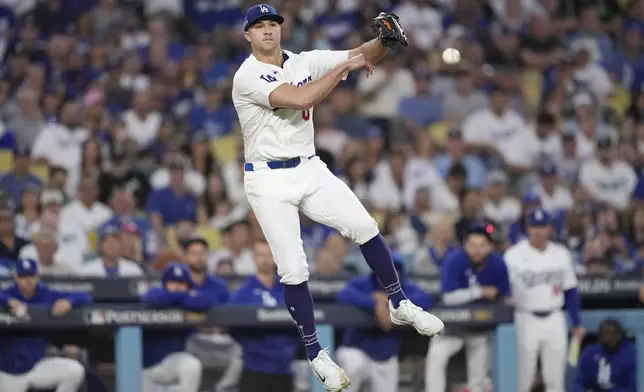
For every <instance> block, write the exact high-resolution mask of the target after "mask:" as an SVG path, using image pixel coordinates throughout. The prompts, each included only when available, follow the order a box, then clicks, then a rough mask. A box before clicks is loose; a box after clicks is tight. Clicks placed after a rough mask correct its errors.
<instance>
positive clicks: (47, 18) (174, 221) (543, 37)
mask: <svg viewBox="0 0 644 392" xmlns="http://www.w3.org/2000/svg"><path fill="white" fill-rule="evenodd" d="M0 3H2V5H0V56H2V58H3V62H2V75H1V80H0V120H1V121H0V172H3V173H4V174H3V176H2V178H0V188H2V197H0V260H2V261H1V262H0V264H1V265H2V266H3V267H4V268H0V273H4V274H10V269H11V266H12V263H13V262H14V261H15V260H18V259H23V258H30V259H34V260H36V261H37V262H38V263H39V265H40V270H41V273H42V274H43V275H58V276H71V275H74V276H106V277H110V276H140V275H143V274H146V273H149V272H152V271H158V270H160V269H162V268H163V267H164V266H165V265H166V264H167V262H169V261H173V260H177V259H180V258H181V253H180V252H179V251H178V246H177V244H179V243H181V242H182V241H183V240H186V239H188V238H192V237H195V236H200V237H201V238H203V239H205V240H206V241H207V243H208V245H209V249H210V255H209V258H208V266H209V269H210V271H211V272H213V273H215V274H219V275H226V274H238V275H251V274H253V273H254V272H255V268H256V267H255V263H253V260H252V251H251V244H252V242H253V239H254V238H257V237H261V230H260V229H259V227H258V225H257V222H256V220H255V219H254V217H253V214H252V211H250V210H249V207H248V204H247V202H246V200H245V196H244V191H243V171H242V170H241V169H240V167H241V165H242V164H243V161H244V159H243V148H242V146H241V135H240V134H239V124H238V122H237V119H236V114H235V111H234V109H233V107H232V104H231V102H230V86H231V80H232V75H233V73H234V72H235V70H236V68H237V66H238V65H239V64H240V63H241V61H243V59H244V58H245V57H246V56H247V54H248V48H247V43H246V42H245V40H244V38H243V34H242V27H241V26H242V24H243V13H244V11H245V9H246V7H247V6H249V5H251V4H252V3H245V2H241V3H240V2H237V1H235V0H229V1H226V0H82V1H81V0H20V1H17V0H3V1H1V2H0ZM272 5H274V6H276V8H277V9H279V11H280V13H281V14H282V15H284V16H285V18H286V20H285V23H284V24H283V25H282V46H283V48H284V49H288V50H291V51H294V52H298V51H302V50H310V49H345V48H351V47H356V46H358V45H359V43H361V42H362V41H364V40H368V39H371V38H372V34H371V32H370V29H369V22H370V20H371V18H373V17H374V16H376V15H377V14H378V12H380V11H382V10H387V11H392V12H394V13H396V14H397V15H398V16H399V17H400V22H401V24H402V26H403V27H404V28H405V29H406V31H407V34H408V37H409V39H410V46H409V47H408V48H405V49H401V50H395V51H393V52H392V53H391V54H390V55H389V56H388V57H387V58H386V59H385V60H384V61H383V62H382V63H380V64H379V65H378V67H377V69H376V71H375V74H374V75H373V77H371V78H369V79H366V77H365V76H364V75H361V74H356V75H350V77H349V79H348V80H347V81H345V82H343V83H342V84H341V85H340V86H339V87H338V89H337V90H336V91H335V92H334V93H333V94H332V95H331V96H330V97H329V99H328V100H327V101H326V102H325V103H324V104H322V105H319V107H316V113H315V116H314V121H315V124H316V145H317V148H318V155H319V156H320V157H321V158H322V159H323V160H324V161H325V162H326V163H327V164H328V165H329V167H331V168H332V170H333V171H334V173H336V174H337V175H338V176H339V177H341V178H343V179H344V180H345V181H346V182H347V184H348V185H349V186H350V187H351V188H352V189H353V190H354V192H355V193H356V195H358V197H359V198H360V199H361V200H362V201H363V202H364V204H365V205H366V206H368V208H369V210H370V211H372V213H373V216H374V218H376V220H377V221H378V223H379V224H380V227H381V230H382V232H383V233H384V234H386V236H387V237H388V239H389V240H390V243H391V244H392V246H393V248H395V250H397V251H398V252H399V253H400V254H401V255H403V257H404V259H405V263H406V266H405V267H406V270H408V271H411V272H413V273H418V274H431V273H436V272H437V271H438V270H439V266H440V263H441V260H442V259H443V258H444V256H445V254H446V253H447V252H449V251H450V250H451V249H452V248H454V247H455V246H457V245H458V243H459V241H460V240H461V239H462V237H463V235H464V233H465V232H466V230H467V229H468V228H469V227H470V224H471V222H473V221H475V220H478V219H481V218H486V219H489V220H490V221H491V222H492V223H493V225H494V233H493V234H494V238H495V239H496V242H497V245H498V247H499V249H500V250H503V249H504V248H505V247H507V246H508V245H509V244H512V243H515V242H517V241H519V240H520V239H522V238H523V236H524V232H525V225H524V223H525V216H526V214H527V213H529V212H530V211H531V210H532V209H533V208H534V207H535V206H542V207H543V208H545V209H546V210H548V211H549V212H551V213H552V214H553V215H554V216H556V224H555V228H556V230H555V231H554V232H555V233H556V235H555V237H556V238H553V239H554V240H557V241H561V242H564V243H566V244H567V245H568V246H569V248H570V249H571V252H573V254H574V256H575V260H576V263H577V267H578V271H579V273H591V274H613V273H617V274H625V273H633V272H638V271H639V270H640V269H641V267H642V265H643V263H644V181H642V180H643V179H644V177H642V176H641V169H642V168H644V167H643V165H644V159H643V158H644V94H642V91H644V90H643V89H644V1H643V0H598V1H591V0H589V1H583V0H578V1H564V0H487V1H470V0H402V1H399V2H387V1H386V0H382V1H376V0H312V1H310V2H306V1H304V0H282V1H281V2H280V3H279V4H272ZM445 49H450V51H448V52H444V51H445ZM453 49H455V50H457V51H458V55H457V56H454V51H453ZM444 53H445V55H443V54H444ZM447 54H451V55H447ZM301 231H302V239H303V242H304V247H305V250H306V253H307V256H308V258H309V262H310V264H311V266H312V268H313V271H314V274H317V275H333V276H337V275H344V274H355V273H366V272H367V270H366V268H367V267H366V264H365V263H364V262H362V256H361V254H360V252H359V249H357V248H356V247H355V245H353V244H352V243H349V242H347V241H346V240H345V239H344V238H342V237H341V236H340V235H339V233H336V232H334V231H333V230H331V229H329V228H327V227H324V226H322V225H319V224H317V223H315V222H313V221H311V220H310V219H308V218H306V217H304V216H302V219H301Z"/></svg>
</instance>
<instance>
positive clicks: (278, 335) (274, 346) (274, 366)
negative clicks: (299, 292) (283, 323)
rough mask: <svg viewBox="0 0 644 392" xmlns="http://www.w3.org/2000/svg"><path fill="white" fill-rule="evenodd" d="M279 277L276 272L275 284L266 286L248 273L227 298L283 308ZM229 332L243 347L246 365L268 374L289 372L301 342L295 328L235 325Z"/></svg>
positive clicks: (245, 303) (246, 303)
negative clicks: (280, 328)
mask: <svg viewBox="0 0 644 392" xmlns="http://www.w3.org/2000/svg"><path fill="white" fill-rule="evenodd" d="M279 280H280V278H279V277H278V276H277V275H276V276H275V284H274V285H273V287H271V288H268V287H266V286H264V284H262V282H260V281H259V279H257V278H256V277H255V276H251V277H249V278H247V279H246V280H244V282H242V284H241V286H239V288H238V289H237V291H235V292H233V293H232V295H231V298H230V302H231V303H233V304H238V305H255V306H264V307H270V308H280V309H283V308H284V305H285V304H284V286H283V285H282V284H281V283H280V281H279ZM230 334H231V335H232V336H233V337H234V338H235V340H237V342H239V344H240V345H241V347H242V351H243V360H244V368H245V369H247V370H250V371H254V372H259V373H268V374H290V373H291V372H292V370H291V362H292V361H293V359H294V358H295V354H297V350H298V348H299V347H300V344H301V342H300V337H299V335H298V332H297V329H296V328H292V329H288V330H282V331H278V330H275V331H271V330H258V329H247V328H236V329H234V330H231V331H230Z"/></svg>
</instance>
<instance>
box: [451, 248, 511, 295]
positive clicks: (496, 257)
mask: <svg viewBox="0 0 644 392" xmlns="http://www.w3.org/2000/svg"><path fill="white" fill-rule="evenodd" d="M481 286H494V287H496V288H497V289H498V292H499V294H498V298H504V297H510V278H509V277H508V269H507V267H506V264H505V261H504V260H503V258H502V257H501V255H500V254H498V253H496V252H492V253H490V254H489V255H488V256H487V258H486V259H485V260H483V261H482V262H481V264H480V266H477V265H475V264H474V263H472V261H471V260H470V258H469V256H468V255H467V253H465V251H464V250H463V249H458V250H455V251H454V252H452V253H450V254H449V256H448V257H447V258H446V260H445V261H444V262H443V265H442V266H441V293H442V297H443V302H444V303H445V304H446V305H463V304H466V303H479V302H483V299H482V298H481Z"/></svg>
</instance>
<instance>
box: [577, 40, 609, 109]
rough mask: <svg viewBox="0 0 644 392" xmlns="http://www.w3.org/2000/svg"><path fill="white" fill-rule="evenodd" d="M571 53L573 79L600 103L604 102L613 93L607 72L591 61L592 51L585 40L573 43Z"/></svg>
mask: <svg viewBox="0 0 644 392" xmlns="http://www.w3.org/2000/svg"><path fill="white" fill-rule="evenodd" d="M571 51H572V52H573V55H574V57H573V61H574V65H575V69H574V71H573V79H574V80H575V81H576V82H577V83H579V84H582V85H584V86H586V87H587V88H588V89H589V90H590V91H591V92H592V93H593V94H594V95H595V98H597V100H598V101H599V102H600V103H601V102H604V101H605V100H606V99H607V98H608V96H609V95H610V94H611V93H612V92H613V82H612V81H611V80H610V77H609V76H608V72H606V70H605V69H604V68H603V67H602V66H601V65H599V64H598V63H596V62H595V61H593V59H592V55H591V52H592V50H591V49H590V47H589V43H588V42H587V41H586V40H583V39H580V40H577V41H574V42H573V43H572V47H571Z"/></svg>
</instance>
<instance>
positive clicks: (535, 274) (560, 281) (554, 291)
mask: <svg viewBox="0 0 644 392" xmlns="http://www.w3.org/2000/svg"><path fill="white" fill-rule="evenodd" d="M504 258H505V262H506V264H507V266H508V273H509V276H510V283H511V284H512V295H513V297H514V301H515V306H516V308H517V309H518V310H522V311H527V312H542V311H543V312H551V311H555V310H560V309H561V308H563V306H564V291H566V290H570V289H572V288H575V287H577V276H576V275H575V270H574V266H573V262H572V258H571V256H570V251H569V250H568V249H567V248H565V247H564V246H562V245H559V244H556V243H553V242H549V243H548V246H547V248H546V249H545V250H544V251H543V252H541V251H539V250H537V249H535V248H533V247H532V246H530V244H529V242H528V241H527V240H523V241H521V242H519V243H517V244H516V245H514V246H512V247H511V248H510V249H508V250H507V252H506V253H505V255H504Z"/></svg>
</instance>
